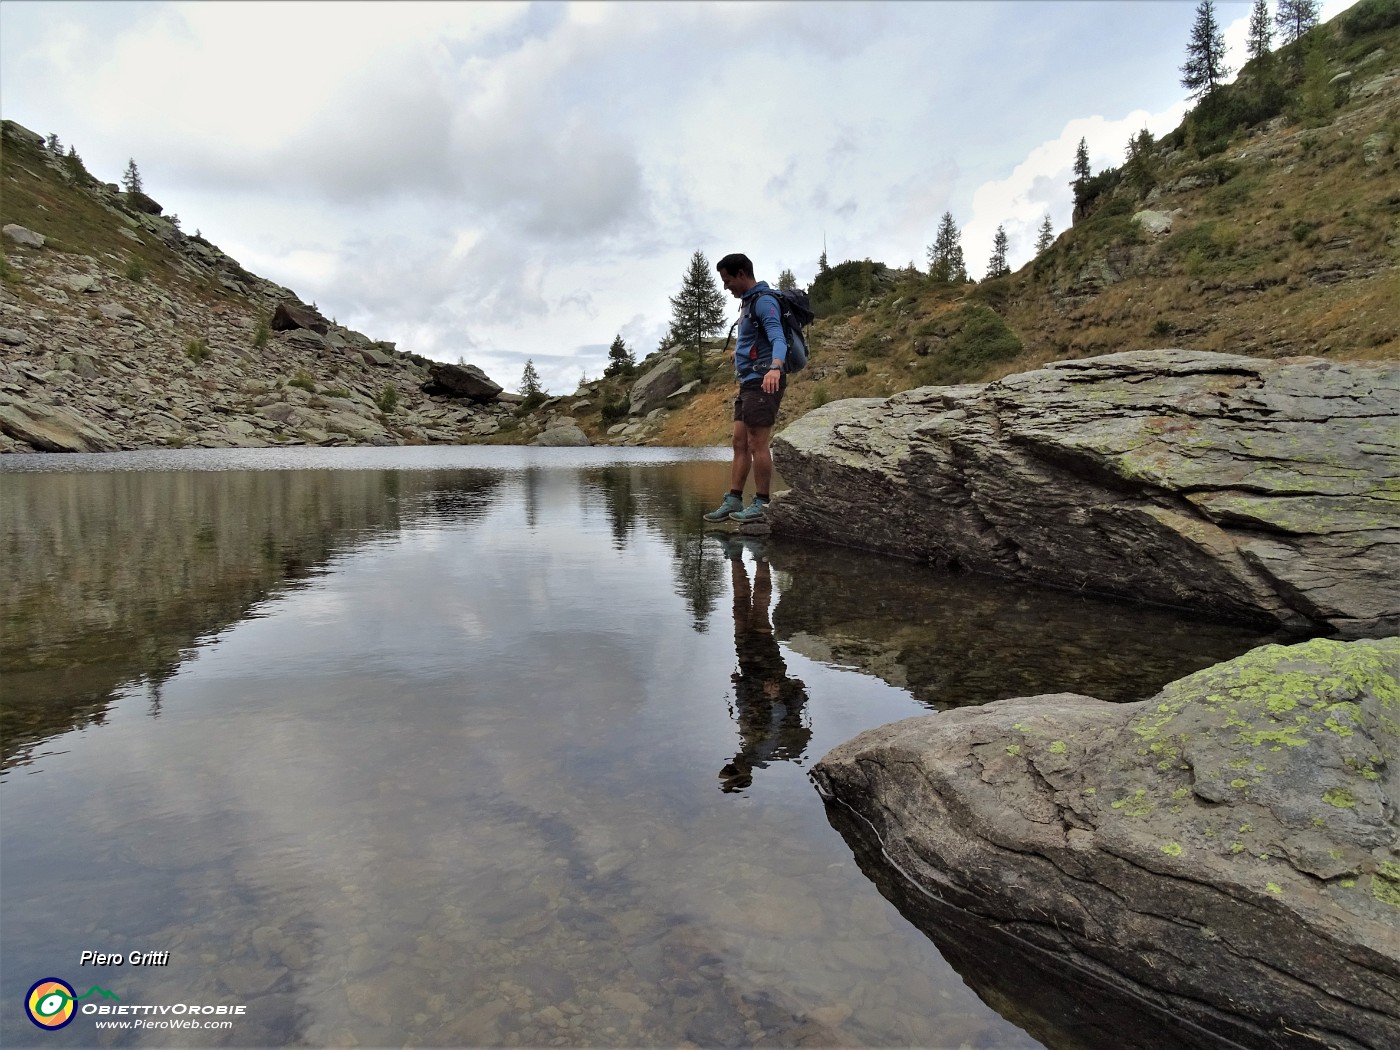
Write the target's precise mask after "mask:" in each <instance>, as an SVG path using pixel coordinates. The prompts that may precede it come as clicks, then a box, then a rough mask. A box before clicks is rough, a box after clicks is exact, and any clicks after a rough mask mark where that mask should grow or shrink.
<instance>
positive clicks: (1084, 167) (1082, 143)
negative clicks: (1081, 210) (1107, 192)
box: [1070, 138, 1092, 205]
mask: <svg viewBox="0 0 1400 1050" xmlns="http://www.w3.org/2000/svg"><path fill="white" fill-rule="evenodd" d="M1091 173H1092V169H1090V167H1089V143H1088V142H1087V141H1086V140H1084V139H1082V138H1081V139H1080V140H1079V145H1078V146H1076V147H1075V150H1074V181H1073V182H1071V183H1070V186H1072V187H1073V188H1074V203H1075V204H1077V205H1078V204H1083V203H1084V188H1085V186H1087V185H1088V184H1089V176H1090V174H1091Z"/></svg>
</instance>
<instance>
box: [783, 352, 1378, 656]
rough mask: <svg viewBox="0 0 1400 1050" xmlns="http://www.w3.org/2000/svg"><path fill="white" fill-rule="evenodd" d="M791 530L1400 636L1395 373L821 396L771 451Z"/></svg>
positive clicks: (1049, 373) (1069, 368) (1138, 366)
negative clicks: (783, 484) (784, 485)
mask: <svg viewBox="0 0 1400 1050" xmlns="http://www.w3.org/2000/svg"><path fill="white" fill-rule="evenodd" d="M773 448H774V457H775V462H776V463H777V466H778V470H779V471H780V473H781V474H782V476H783V478H784V479H785V480H786V481H787V482H788V483H789V484H790V485H791V486H792V487H791V489H790V490H789V491H788V492H786V493H784V494H781V495H780V496H778V497H777V498H776V499H775V500H774V502H773V505H772V506H771V508H770V509H769V511H768V518H769V521H770V523H771V524H772V526H773V530H774V532H775V533H778V534H806V535H813V536H816V537H818V538H820V539H824V540H828V541H831V542H835V543H845V544H849V545H852V546H859V547H864V548H868V549H872V550H877V551H881V552H884V553H887V554H895V555H900V556H903V557H911V558H918V559H927V560H929V561H931V562H933V563H935V564H938V565H943V566H948V567H962V568H967V569H972V570H975V571H979V572H987V573H994V574H998V575H1003V576H1008V577H1013V578H1020V579H1024V580H1028V581H1034V582H1040V583H1046V584H1051V585H1055V586H1062V587H1072V588H1076V589H1083V590H1092V591H1100V592H1105V593H1109V594H1114V595H1120V596H1126V597H1130V598H1136V599H1142V600H1147V601H1153V602H1162V603H1166V604H1172V605H1179V606H1187V607H1193V608H1200V609H1205V610H1209V611H1211V612H1213V613H1217V614H1221V615H1226V616H1232V617H1243V618H1247V619H1263V620H1266V621H1271V622H1274V623H1279V624H1284V625H1288V626H1296V627H1300V628H1305V629H1310V630H1316V629H1332V630H1335V631H1337V632H1338V633H1340V634H1341V635H1342V636H1344V637H1376V636H1379V635H1384V634H1391V633H1394V632H1395V631H1396V630H1397V624H1400V587H1397V586H1396V585H1395V580H1396V579H1397V578H1400V366H1397V365H1394V364H1379V365H1372V364H1355V363H1339V362H1332V361H1323V360H1318V359H1312V358H1291V359H1284V360H1276V361H1270V360H1261V359H1256V358H1250V357H1239V356H1233V355H1227V354H1212V353H1199V352H1191V351H1185V350H1159V351H1135V352H1131V353H1122V354H1113V355H1109V356H1106V357H1098V358H1090V359H1086V360H1078V361H1063V362H1057V363H1055V364H1052V365H1049V366H1047V367H1045V368H1042V369H1038V370H1036V371H1033V372H1026V373H1022V374H1019V375H1013V376H1008V377H1007V378H1005V379H1002V380H999V381H997V382H994V383H988V384H985V385H968V386H955V387H922V388H919V389H917V390H910V391H906V392H904V393H901V394H896V395H895V396H894V397H891V398H878V399H858V400H847V401H838V402H833V403H831V404H829V405H825V406H823V407H822V408H819V409H816V410H814V411H812V412H809V413H807V414H806V415H805V416H802V417H801V418H800V419H798V420H797V421H796V422H794V423H793V424H792V425H791V426H789V427H787V429H785V430H784V431H783V432H782V433H781V434H780V435H779V436H778V437H777V438H776V439H775V441H774V445H773Z"/></svg>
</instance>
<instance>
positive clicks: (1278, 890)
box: [1264, 882, 1283, 897]
mask: <svg viewBox="0 0 1400 1050" xmlns="http://www.w3.org/2000/svg"><path fill="white" fill-rule="evenodd" d="M1264 888H1265V889H1266V890H1268V891H1269V892H1270V893H1272V894H1273V895H1274V896H1276V897H1278V896H1282V895H1283V887H1282V886H1280V885H1279V884H1278V883H1277V882H1266V883H1265V884H1264Z"/></svg>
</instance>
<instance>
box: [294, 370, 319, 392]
mask: <svg viewBox="0 0 1400 1050" xmlns="http://www.w3.org/2000/svg"><path fill="white" fill-rule="evenodd" d="M287 385H288V386H295V387H300V388H301V389H302V390H305V391H306V392H307V393H308V394H314V393H315V392H316V381H315V380H314V379H312V378H311V373H310V372H308V371H307V370H306V369H304V368H298V369H297V374H296V375H294V376H292V378H291V379H289V380H287Z"/></svg>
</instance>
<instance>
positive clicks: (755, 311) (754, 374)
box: [734, 281, 787, 386]
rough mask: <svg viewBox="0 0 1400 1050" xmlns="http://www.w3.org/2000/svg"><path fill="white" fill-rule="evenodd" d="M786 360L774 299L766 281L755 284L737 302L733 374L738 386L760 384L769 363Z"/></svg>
mask: <svg viewBox="0 0 1400 1050" xmlns="http://www.w3.org/2000/svg"><path fill="white" fill-rule="evenodd" d="M764 292H767V293H768V294H767V295H764V294H763V293H764ZM786 360H787V339H786V337H784V335H783V317H782V314H781V313H780V312H779V311H778V300H777V298H776V295H775V293H774V292H773V289H772V288H770V287H769V286H768V282H767V281H759V282H758V283H757V284H755V285H754V286H753V287H752V288H750V289H749V290H748V291H747V292H745V293H744V298H743V299H741V300H740V301H739V329H738V341H737V342H736V343H735V344H734V371H735V372H736V373H737V374H738V377H739V385H740V386H743V385H744V384H746V383H761V382H762V381H763V375H764V373H765V372H767V371H768V366H769V365H770V364H772V363H773V362H774V361H777V362H778V363H779V364H781V363H782V362H784V361H786Z"/></svg>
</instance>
